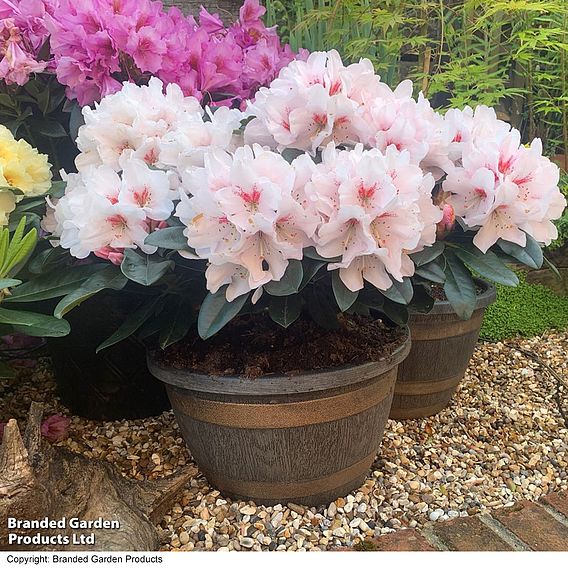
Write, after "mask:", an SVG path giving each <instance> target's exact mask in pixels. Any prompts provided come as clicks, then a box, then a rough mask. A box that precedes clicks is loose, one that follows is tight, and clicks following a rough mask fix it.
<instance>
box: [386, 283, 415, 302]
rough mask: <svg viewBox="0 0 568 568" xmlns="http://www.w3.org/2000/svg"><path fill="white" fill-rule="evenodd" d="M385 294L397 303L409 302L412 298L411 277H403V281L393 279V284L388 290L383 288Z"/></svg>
mask: <svg viewBox="0 0 568 568" xmlns="http://www.w3.org/2000/svg"><path fill="white" fill-rule="evenodd" d="M381 292H382V293H383V295H384V296H386V297H387V298H388V299H389V300H392V301H393V302H396V303H397V304H408V303H409V302H410V301H411V300H412V294H413V290H412V282H411V281H410V278H403V280H402V282H399V281H398V280H393V281H392V286H391V287H390V288H389V289H388V290H381Z"/></svg>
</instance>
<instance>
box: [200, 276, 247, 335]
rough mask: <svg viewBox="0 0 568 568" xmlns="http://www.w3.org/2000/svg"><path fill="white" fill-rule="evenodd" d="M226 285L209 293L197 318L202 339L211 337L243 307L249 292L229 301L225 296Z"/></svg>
mask: <svg viewBox="0 0 568 568" xmlns="http://www.w3.org/2000/svg"><path fill="white" fill-rule="evenodd" d="M226 290H227V287H226V286H223V287H222V288H221V289H219V290H217V292H215V294H211V293H209V294H207V296H206V297H205V299H204V300H203V303H202V304H201V309H200V310H199V316H198V318H197V331H198V332H199V336H200V337H201V338H202V339H209V338H210V337H212V336H213V335H215V334H216V333H217V332H218V331H219V330H220V329H222V328H223V327H225V326H226V325H227V324H228V323H229V322H230V321H231V320H232V319H233V318H234V317H235V316H236V315H237V314H238V313H239V312H240V311H241V309H242V308H243V306H244V305H245V303H246V301H247V299H248V297H249V294H243V295H242V296H239V297H238V298H235V299H234V300H233V301H232V302H228V301H227V299H226V297H225V292H226Z"/></svg>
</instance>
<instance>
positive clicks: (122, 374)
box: [48, 293, 171, 420]
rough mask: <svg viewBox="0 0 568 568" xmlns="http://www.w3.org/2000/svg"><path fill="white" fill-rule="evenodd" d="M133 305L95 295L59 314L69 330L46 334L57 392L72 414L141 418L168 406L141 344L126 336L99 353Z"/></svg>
mask: <svg viewBox="0 0 568 568" xmlns="http://www.w3.org/2000/svg"><path fill="white" fill-rule="evenodd" d="M131 309H133V306H132V305H131V301H130V300H125V298H124V296H120V295H119V294H112V293H107V294H99V295H97V296H96V297H95V298H92V299H90V300H87V301H86V302H84V303H83V304H81V305H80V306H79V307H77V308H75V309H74V310H72V311H71V312H69V313H68V314H67V315H66V316H65V317H66V319H68V320H69V323H70V324H71V333H70V334H69V335H68V336H66V337H62V338H50V339H49V340H48V348H49V352H50V355H51V358H52V361H53V366H54V370H55V380H56V382H57V394H58V395H59V397H60V398H61V401H62V402H63V404H65V406H67V407H68V408H69V410H71V412H72V413H73V414H76V415H79V416H83V417H85V418H90V419H93V420H120V419H133V418H144V417H147V416H153V415H156V414H160V413H161V412H163V411H164V410H167V409H168V408H171V405H170V403H169V400H168V397H167V394H166V390H165V388H164V385H163V384H162V383H161V382H160V381H158V380H156V379H155V378H154V377H153V376H152V374H151V373H150V372H149V371H148V368H147V366H146V352H145V347H144V345H142V344H141V343H140V342H138V341H137V340H136V339H134V338H129V339H127V340H125V341H122V342H120V343H118V344H116V345H113V346H112V347H109V348H108V349H104V350H103V351H101V352H100V353H99V354H97V353H96V348H97V346H98V345H99V344H100V343H102V342H103V341H104V340H105V339H107V338H108V337H109V336H110V335H111V334H112V333H114V331H116V329H117V328H118V326H119V325H120V323H121V322H122V321H123V316H124V314H125V312H127V311H128V310H131Z"/></svg>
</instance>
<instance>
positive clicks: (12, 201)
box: [0, 176, 16, 227]
mask: <svg viewBox="0 0 568 568" xmlns="http://www.w3.org/2000/svg"><path fill="white" fill-rule="evenodd" d="M2 181H3V180H2V177H1V176H0V183H2ZM15 207H16V196H15V195H14V194H13V193H12V192H11V191H10V190H9V189H7V190H0V227H4V226H5V225H7V224H8V217H9V216H10V213H11V212H12V211H14V209H15Z"/></svg>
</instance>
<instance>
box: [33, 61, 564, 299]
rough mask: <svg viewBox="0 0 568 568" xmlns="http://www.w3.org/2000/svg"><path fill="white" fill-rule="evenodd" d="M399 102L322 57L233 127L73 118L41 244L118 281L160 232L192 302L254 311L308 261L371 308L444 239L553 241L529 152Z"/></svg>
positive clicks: (508, 138)
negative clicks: (101, 263)
mask: <svg viewBox="0 0 568 568" xmlns="http://www.w3.org/2000/svg"><path fill="white" fill-rule="evenodd" d="M412 91H413V89H412V83H411V82H410V81H403V82H402V83H401V84H400V85H398V86H397V87H396V88H394V89H391V88H390V87H389V86H388V85H386V84H385V83H383V82H381V80H380V77H379V76H378V75H377V74H376V73H375V72H374V69H373V66H372V64H371V62H370V61H369V60H367V59H362V60H361V61H360V62H359V63H355V64H351V65H347V66H346V65H344V64H343V62H342V61H341V58H340V56H339V54H338V53H337V52H336V51H329V52H315V53H312V54H310V56H309V57H308V58H307V60H305V61H301V60H295V61H292V62H291V63H290V64H289V65H288V66H286V67H284V68H283V69H282V70H281V71H280V73H279V75H278V77H277V78H276V79H275V80H274V81H273V82H272V83H271V85H270V86H269V87H267V88H261V89H260V90H259V92H258V93H257V95H256V98H255V100H254V101H250V102H249V103H248V105H247V110H246V112H245V113H242V112H241V111H239V110H235V109H229V108H226V107H220V108H217V109H210V108H205V109H203V108H201V106H200V105H199V103H198V101H197V100H196V99H194V98H192V97H184V96H183V93H182V91H181V89H180V88H179V87H178V86H176V85H174V84H170V85H168V87H167V88H166V89H165V91H164V88H163V85H162V83H161V82H160V81H159V80H157V79H155V78H152V79H150V82H149V84H148V85H147V86H136V85H134V84H130V83H127V84H125V85H124V87H123V88H122V90H121V91H119V92H117V93H115V94H113V95H110V96H108V97H105V98H104V99H103V100H102V101H101V102H100V103H99V104H98V105H96V106H95V108H94V109H89V108H85V109H84V111H83V112H84V117H85V125H83V126H82V127H81V128H80V129H79V136H78V139H77V143H78V146H79V149H80V151H81V153H80V154H79V156H78V157H77V159H76V165H77V169H78V171H79V173H78V174H69V175H65V176H64V179H66V180H67V189H66V192H65V195H64V196H63V197H62V198H60V199H59V200H53V202H49V206H50V210H49V213H48V215H47V216H46V218H45V219H44V222H43V227H44V229H45V230H46V231H49V232H50V233H51V234H52V236H53V237H55V238H54V240H53V242H54V243H57V242H59V244H60V245H61V246H62V247H64V248H67V249H69V250H70V252H71V254H72V255H73V256H75V257H77V258H86V257H87V256H89V255H90V254H92V253H93V254H95V255H97V256H98V257H101V258H104V259H107V260H109V261H110V262H113V263H115V264H119V263H120V262H121V261H122V259H123V253H124V250H125V249H128V248H131V249H139V250H140V251H142V252H143V253H146V254H153V253H154V252H156V250H157V249H156V247H153V246H148V245H146V244H145V240H146V238H147V236H148V235H149V234H150V233H152V232H153V231H156V230H160V229H162V228H164V227H167V226H170V225H173V224H178V225H179V221H178V220H176V221H175V222H173V221H172V219H171V217H172V215H175V216H176V217H178V218H179V220H180V221H181V223H182V224H183V226H184V228H183V235H184V236H185V239H186V240H187V247H188V248H187V249H185V250H181V251H179V254H181V255H182V256H184V257H187V258H188V259H193V260H196V261H205V262H202V263H201V264H202V265H206V270H205V278H206V285H207V289H208V290H209V291H210V292H212V293H215V292H217V291H219V290H221V289H223V291H224V293H225V296H226V298H227V300H228V301H232V300H234V299H235V298H237V297H239V296H242V295H243V294H247V293H249V292H251V291H253V292H254V293H253V295H252V301H253V302H256V301H257V300H258V298H259V297H260V295H261V294H262V291H263V288H264V287H266V286H267V285H268V284H269V283H270V282H275V281H279V280H281V279H282V278H283V277H284V275H285V274H286V270H287V269H288V267H290V263H291V261H300V260H303V259H304V257H305V249H306V248H308V247H313V248H315V250H316V251H317V253H318V254H319V255H320V256H321V257H323V258H324V259H328V260H329V262H328V263H327V270H328V271H332V272H334V271H337V272H334V274H335V275H339V278H340V279H341V281H342V282H343V284H344V285H345V286H346V287H347V288H348V289H349V290H351V291H353V292H355V291H358V290H361V289H362V288H363V287H364V286H365V282H368V283H370V284H372V285H373V286H375V287H376V288H378V289H379V290H383V291H385V290H387V289H389V288H390V287H391V286H392V284H393V282H395V281H398V282H401V281H403V279H404V278H405V277H410V276H412V275H413V274H414V272H415V266H414V264H413V261H412V259H411V256H410V255H412V254H413V253H415V252H419V251H421V250H423V249H424V248H425V247H429V246H431V245H433V244H434V243H435V242H436V240H437V239H440V240H441V239H444V238H446V236H448V235H450V234H451V232H452V231H459V232H462V230H463V231H465V232H466V233H469V236H470V237H471V238H472V239H473V244H474V245H475V246H477V247H478V249H479V250H480V251H482V252H483V253H485V252H486V251H488V250H489V249H490V247H492V246H493V245H494V244H495V243H497V242H498V240H499V239H503V240H505V241H509V242H512V243H516V244H518V245H521V246H524V245H525V244H526V238H527V237H526V235H527V234H528V235H531V236H532V237H534V239H536V240H537V241H538V242H539V243H544V244H549V243H550V242H551V241H552V240H553V239H554V238H556V235H557V231H556V228H555V226H554V224H553V223H552V221H553V220H555V219H557V218H559V217H560V216H561V214H562V211H563V209H564V207H565V205H566V200H565V199H564V197H563V196H562V195H561V193H560V191H559V188H558V182H559V170H558V168H557V167H556V166H555V165H554V164H552V163H551V162H550V160H548V158H545V157H543V156H542V144H541V143H540V141H539V140H535V141H533V142H532V144H531V145H530V146H523V145H522V144H521V141H520V134H519V132H518V131H516V130H515V129H512V128H511V127H510V125H509V124H507V123H506V122H504V121H502V120H499V119H498V117H497V115H496V113H495V111H494V110H493V109H491V108H488V107H485V106H479V107H477V108H476V109H472V108H469V107H466V108H465V109H463V110H459V109H451V110H449V111H447V112H446V113H445V114H442V113H439V112H437V111H435V110H433V109H432V108H431V106H430V104H429V102H428V101H427V100H426V99H425V98H424V96H423V95H422V94H421V93H420V94H418V96H417V97H416V98H414V97H413V92H412ZM245 118H246V126H245V127H244V129H243V128H242V125H243V124H244V119H245ZM456 219H457V220H458V221H459V225H456V223H455V221H456ZM171 234H176V231H175V229H174V230H173V231H172V233H171ZM467 238H468V237H467V236H466V240H467ZM57 239H58V241H57ZM182 244H183V241H182ZM292 268H293V265H292Z"/></svg>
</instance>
